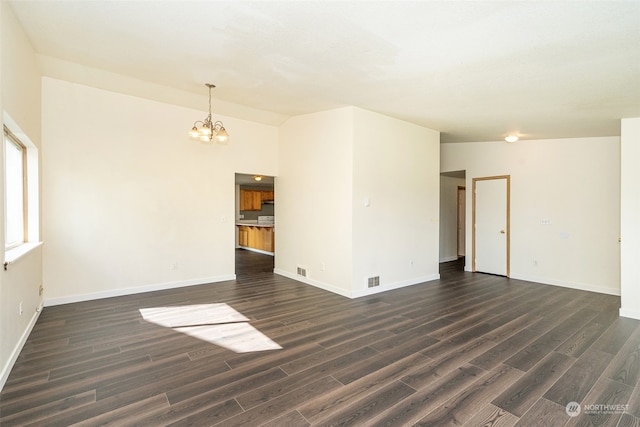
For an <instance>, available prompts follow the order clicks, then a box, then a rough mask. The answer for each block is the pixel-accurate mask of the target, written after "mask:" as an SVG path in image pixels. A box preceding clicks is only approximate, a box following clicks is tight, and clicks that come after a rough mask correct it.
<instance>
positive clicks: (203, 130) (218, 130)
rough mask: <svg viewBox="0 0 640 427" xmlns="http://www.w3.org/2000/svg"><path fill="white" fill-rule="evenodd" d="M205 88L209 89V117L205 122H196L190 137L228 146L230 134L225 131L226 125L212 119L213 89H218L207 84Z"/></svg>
mask: <svg viewBox="0 0 640 427" xmlns="http://www.w3.org/2000/svg"><path fill="white" fill-rule="evenodd" d="M205 86H206V87H208V88H209V115H208V116H207V117H206V118H205V119H204V120H198V121H196V122H195V123H194V124H193V128H191V131H190V132H189V135H191V136H192V137H193V138H197V139H199V140H200V141H202V142H212V141H213V140H215V141H216V142H217V143H219V144H226V142H227V141H228V140H229V134H228V133H227V131H226V130H225V128H224V125H223V124H222V122H221V121H219V120H218V121H216V122H214V121H213V120H212V119H211V89H213V88H214V87H216V85H212V84H211V83H205Z"/></svg>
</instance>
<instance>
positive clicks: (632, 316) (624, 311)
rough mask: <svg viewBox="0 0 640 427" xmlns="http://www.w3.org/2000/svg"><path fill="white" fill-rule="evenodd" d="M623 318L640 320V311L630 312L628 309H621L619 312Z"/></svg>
mask: <svg viewBox="0 0 640 427" xmlns="http://www.w3.org/2000/svg"><path fill="white" fill-rule="evenodd" d="M619 314H620V316H621V317H628V318H630V319H636V320H640V311H638V310H629V309H628V308H620V312H619Z"/></svg>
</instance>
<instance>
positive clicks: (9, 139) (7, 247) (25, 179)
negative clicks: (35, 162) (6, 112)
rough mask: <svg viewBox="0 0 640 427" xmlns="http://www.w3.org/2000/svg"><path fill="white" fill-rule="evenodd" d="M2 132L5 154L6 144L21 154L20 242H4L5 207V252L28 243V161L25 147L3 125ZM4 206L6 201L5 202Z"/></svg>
mask: <svg viewBox="0 0 640 427" xmlns="http://www.w3.org/2000/svg"><path fill="white" fill-rule="evenodd" d="M3 131H4V140H5V141H4V142H5V146H4V147H3V148H4V149H5V152H6V142H9V143H11V144H13V145H14V146H15V147H16V148H17V149H18V150H19V151H20V153H21V156H20V157H21V162H22V240H20V241H15V242H11V244H8V243H7V241H6V235H7V222H6V206H5V223H4V227H5V242H4V249H5V251H8V250H11V249H15V248H17V247H19V246H21V245H24V244H25V243H27V242H28V241H29V185H28V184H29V183H28V170H27V167H28V161H27V146H26V145H25V144H24V143H23V142H22V141H20V139H19V138H18V137H17V136H15V135H14V134H13V132H11V130H9V128H7V126H6V125H3ZM4 167H5V170H6V155H5V165H4ZM6 185H7V183H6V173H5V194H6ZM5 204H6V201H5Z"/></svg>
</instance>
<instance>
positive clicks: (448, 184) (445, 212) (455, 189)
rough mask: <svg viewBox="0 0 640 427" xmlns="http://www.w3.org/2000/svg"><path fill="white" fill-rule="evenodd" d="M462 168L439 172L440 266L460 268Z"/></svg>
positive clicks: (463, 240) (462, 258)
mask: <svg viewBox="0 0 640 427" xmlns="http://www.w3.org/2000/svg"><path fill="white" fill-rule="evenodd" d="M465 183H466V171H464V170H460V171H452V172H443V173H441V174H440V270H441V274H442V270H443V269H445V270H451V269H453V270H463V269H464V268H465V253H466V203H465V202H466V197H467V195H466V184H465Z"/></svg>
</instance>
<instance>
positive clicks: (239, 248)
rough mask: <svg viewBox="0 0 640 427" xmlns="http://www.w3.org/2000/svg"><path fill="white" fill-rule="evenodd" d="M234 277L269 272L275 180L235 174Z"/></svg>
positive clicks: (272, 250)
mask: <svg viewBox="0 0 640 427" xmlns="http://www.w3.org/2000/svg"><path fill="white" fill-rule="evenodd" d="M235 194H236V197H235V202H236V203H235V205H236V206H235V229H236V240H235V254H236V256H235V269H236V277H239V276H245V275H250V274H255V273H261V272H269V273H271V272H273V266H274V257H275V240H276V239H275V223H276V221H275V199H276V197H275V177H273V176H267V175H259V174H242V173H236V176H235Z"/></svg>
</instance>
